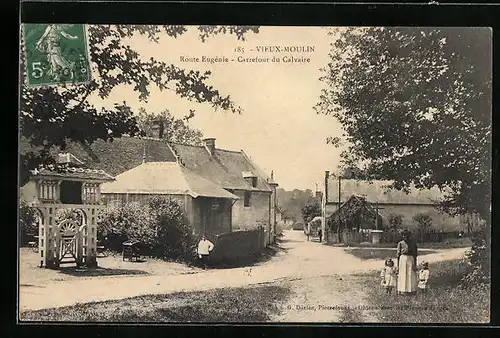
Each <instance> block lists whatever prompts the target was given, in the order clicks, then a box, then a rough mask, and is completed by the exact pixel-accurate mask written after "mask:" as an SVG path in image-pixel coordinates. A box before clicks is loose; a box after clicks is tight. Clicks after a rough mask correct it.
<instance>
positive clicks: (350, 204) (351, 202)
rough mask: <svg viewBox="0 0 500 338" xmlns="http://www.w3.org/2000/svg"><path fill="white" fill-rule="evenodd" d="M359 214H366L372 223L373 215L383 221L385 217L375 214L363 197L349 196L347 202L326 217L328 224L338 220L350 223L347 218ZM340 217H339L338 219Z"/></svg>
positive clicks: (375, 211) (378, 213)
mask: <svg viewBox="0 0 500 338" xmlns="http://www.w3.org/2000/svg"><path fill="white" fill-rule="evenodd" d="M359 212H364V213H367V214H368V215H369V216H370V217H372V218H373V223H375V215H377V218H378V219H380V220H382V221H383V220H385V217H384V216H382V215H381V214H380V212H377V210H375V208H373V207H372V206H371V204H370V203H369V202H368V201H367V200H366V198H365V197H363V196H357V195H351V196H349V197H348V198H347V201H345V202H344V203H342V204H341V205H340V208H338V209H337V210H335V211H334V212H333V213H332V214H331V215H330V216H328V217H327V218H328V220H329V222H333V223H336V222H338V220H339V219H341V220H342V222H346V221H352V219H349V216H351V217H352V215H355V214H358V213H359ZM339 216H340V217H339Z"/></svg>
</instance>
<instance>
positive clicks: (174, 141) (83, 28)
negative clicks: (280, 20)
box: [18, 23, 492, 324]
mask: <svg viewBox="0 0 500 338" xmlns="http://www.w3.org/2000/svg"><path fill="white" fill-rule="evenodd" d="M20 44H21V51H22V52H21V54H20V58H21V60H20V61H21V62H20V65H21V66H20V74H21V79H22V83H21V95H20V98H19V99H20V110H19V111H20V128H19V130H20V135H19V155H20V163H19V172H20V176H19V189H20V190H19V227H18V243H19V256H18V263H19V275H18V286H19V290H18V316H19V322H20V323H28V322H33V321H36V322H83V323H95V322H99V323H129V322H134V323H264V322H266V323H312V322H315V323H325V324H331V323H448V324H451V323H489V321H490V288H491V282H490V248H491V235H490V225H491V220H490V213H491V146H492V145H491V115H492V108H491V107H492V31H491V30H490V29H489V28H439V27H306V26H303V27H300V26H297V27H292V26H182V25H176V26H160V25H111V24H110V25H86V24H51V23H47V24H23V25H22V27H21V41H20Z"/></svg>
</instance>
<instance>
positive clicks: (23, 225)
mask: <svg viewBox="0 0 500 338" xmlns="http://www.w3.org/2000/svg"><path fill="white" fill-rule="evenodd" d="M36 234H38V224H37V219H36V211H35V208H33V207H30V206H29V205H28V204H27V203H26V201H23V200H21V203H20V205H19V237H20V238H19V241H20V245H21V246H26V245H27V244H28V242H29V237H30V235H36Z"/></svg>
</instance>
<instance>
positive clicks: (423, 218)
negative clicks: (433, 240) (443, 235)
mask: <svg viewBox="0 0 500 338" xmlns="http://www.w3.org/2000/svg"><path fill="white" fill-rule="evenodd" d="M413 221H414V222H415V223H416V224H417V225H418V229H419V230H420V232H421V233H423V234H425V233H427V232H428V231H429V230H430V228H431V227H432V217H431V216H429V215H426V214H422V213H420V214H416V215H415V216H413Z"/></svg>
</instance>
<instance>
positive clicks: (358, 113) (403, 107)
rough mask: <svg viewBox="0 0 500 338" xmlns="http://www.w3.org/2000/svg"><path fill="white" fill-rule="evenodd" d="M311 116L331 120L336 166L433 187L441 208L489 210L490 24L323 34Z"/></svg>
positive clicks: (402, 184) (399, 185)
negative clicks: (342, 145)
mask: <svg viewBox="0 0 500 338" xmlns="http://www.w3.org/2000/svg"><path fill="white" fill-rule="evenodd" d="M331 33H332V34H333V35H337V37H338V38H337V39H336V40H335V41H334V42H333V43H332V45H331V47H332V48H331V52H330V63H329V64H328V66H327V67H326V68H325V69H324V76H323V77H322V80H323V81H324V82H325V84H326V85H327V87H326V89H325V90H324V91H323V92H322V94H321V96H320V100H319V103H318V104H317V105H316V107H315V108H316V110H317V112H318V113H323V114H328V115H331V116H333V117H335V118H336V119H338V121H339V122H340V123H341V125H342V126H343V128H344V130H345V133H344V135H343V140H344V141H345V142H346V144H347V147H346V150H345V151H344V152H343V154H342V158H343V165H344V166H348V167H349V166H358V167H359V168H360V169H362V172H363V174H364V176H365V177H366V178H379V179H389V180H393V181H394V184H393V185H392V187H393V188H396V189H402V190H406V189H408V188H409V187H410V186H411V185H412V184H414V185H415V187H416V188H418V189H421V188H431V187H433V186H436V185H437V186H438V187H439V188H441V189H443V191H444V192H445V195H446V196H445V200H444V201H441V202H442V204H441V206H442V207H443V209H444V210H445V211H447V212H449V213H451V214H463V213H466V212H478V213H479V214H481V216H482V217H483V218H485V219H487V218H488V217H489V208H490V203H491V194H490V188H491V103H492V90H491V88H492V87H491V86H492V81H491V80H492V79H491V71H492V70H491V41H492V40H491V31H489V30H488V29H483V28H472V29H471V28H439V29H438V28H419V29H415V28H348V29H339V30H334V31H332V32H331Z"/></svg>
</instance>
